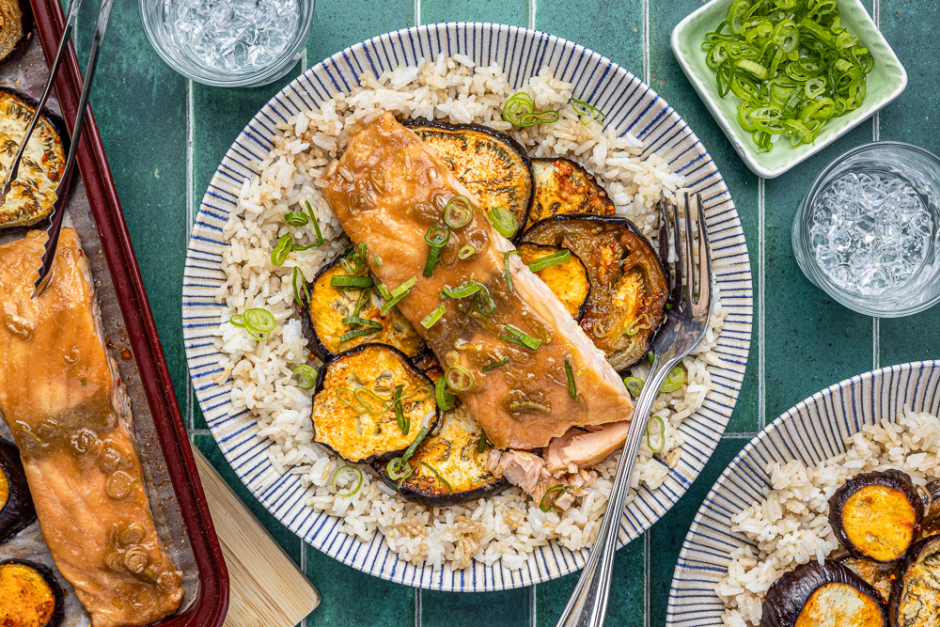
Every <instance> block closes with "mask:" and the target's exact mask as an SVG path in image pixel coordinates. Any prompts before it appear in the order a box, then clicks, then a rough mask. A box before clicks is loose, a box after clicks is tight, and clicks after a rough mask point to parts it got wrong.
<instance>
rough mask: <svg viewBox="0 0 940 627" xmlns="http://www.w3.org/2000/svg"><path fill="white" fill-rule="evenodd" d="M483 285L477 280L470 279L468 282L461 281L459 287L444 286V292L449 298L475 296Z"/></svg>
mask: <svg viewBox="0 0 940 627" xmlns="http://www.w3.org/2000/svg"><path fill="white" fill-rule="evenodd" d="M482 287H483V286H482V285H481V284H479V283H477V282H476V281H468V282H466V283H461V284H460V285H458V286H457V287H444V289H443V290H441V291H442V292H444V295H445V296H447V297H448V298H467V297H468V296H473V295H474V294H476V293H477V292H479V291H480V289H481V288H482Z"/></svg>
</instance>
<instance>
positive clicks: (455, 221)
mask: <svg viewBox="0 0 940 627" xmlns="http://www.w3.org/2000/svg"><path fill="white" fill-rule="evenodd" d="M471 220H473V203H472V202H470V199H469V198H467V197H466V196H454V197H453V198H451V199H450V200H449V201H447V205H445V206H444V224H446V225H447V226H449V227H450V228H452V229H460V228H463V227H465V226H467V225H468V224H470V221H471Z"/></svg>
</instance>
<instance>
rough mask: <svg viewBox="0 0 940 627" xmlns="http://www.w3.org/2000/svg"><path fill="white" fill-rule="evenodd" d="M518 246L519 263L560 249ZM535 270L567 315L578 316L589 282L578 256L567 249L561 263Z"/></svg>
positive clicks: (585, 298) (541, 246) (531, 260)
mask: <svg viewBox="0 0 940 627" xmlns="http://www.w3.org/2000/svg"><path fill="white" fill-rule="evenodd" d="M518 250H519V253H520V254H521V255H522V263H524V264H526V265H529V264H530V263H532V262H533V261H535V260H536V259H541V258H543V257H548V256H549V255H551V254H554V253H557V252H559V251H561V250H562V249H561V248H558V247H557V246H544V245H541V244H519V246H518ZM535 274H536V276H538V277H539V278H540V279H542V280H543V281H544V282H545V284H546V285H547V286H548V287H549V288H550V289H551V290H552V292H553V293H554V294H555V296H557V297H558V300H560V301H561V302H562V304H563V305H564V306H565V309H567V310H568V313H570V314H571V317H572V318H574V319H575V320H580V319H581V316H582V315H583V314H584V306H585V304H586V303H587V299H588V296H590V294H591V282H590V280H588V273H587V268H585V267H584V264H583V263H582V262H581V260H580V259H578V256H577V255H576V254H574V253H571V257H570V258H569V259H568V260H567V261H565V262H564V263H560V264H557V265H554V266H548V267H547V268H543V269H541V270H536V271H535Z"/></svg>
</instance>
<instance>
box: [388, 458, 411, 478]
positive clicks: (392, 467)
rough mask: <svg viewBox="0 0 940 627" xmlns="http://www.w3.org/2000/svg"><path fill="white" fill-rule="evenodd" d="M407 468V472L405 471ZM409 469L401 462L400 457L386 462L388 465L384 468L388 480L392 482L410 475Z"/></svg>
mask: <svg viewBox="0 0 940 627" xmlns="http://www.w3.org/2000/svg"><path fill="white" fill-rule="evenodd" d="M406 468H407V470H405V469H406ZM410 471H411V468H410V467H409V466H407V465H405V463H404V462H403V461H402V460H401V457H393V458H392V459H390V460H388V464H387V465H386V466H385V472H386V473H388V477H389V479H391V480H392V481H398V480H399V479H404V478H405V477H407V476H408V475H410V474H411V472H410Z"/></svg>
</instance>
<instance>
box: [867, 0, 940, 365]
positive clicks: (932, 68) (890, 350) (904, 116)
mask: <svg viewBox="0 0 940 627" xmlns="http://www.w3.org/2000/svg"><path fill="white" fill-rule="evenodd" d="M923 7H924V5H923V3H921V2H911V1H909V0H905V1H899V0H882V2H881V30H882V32H883V33H884V35H885V37H886V38H887V40H888V42H889V43H890V44H891V46H892V47H893V48H894V51H895V52H896V53H897V55H898V58H900V59H901V63H902V64H903V65H904V67H905V69H906V70H907V74H908V84H907V89H906V90H905V91H904V93H903V94H901V97H900V98H898V99H897V100H896V101H895V102H894V103H893V104H891V105H888V107H886V108H885V109H884V111H882V112H881V115H880V116H879V131H880V136H881V137H880V138H881V139H883V140H892V141H901V142H907V143H910V144H916V145H918V146H921V147H923V148H926V149H927V150H929V151H931V152H933V153H934V154H940V135H938V134H937V133H933V132H924V129H929V128H932V127H933V125H934V124H935V120H936V116H937V113H938V111H940V108H938V107H940V94H938V92H937V89H936V85H937V83H938V81H940V65H938V64H937V55H936V50H935V49H934V47H933V46H925V45H924V42H925V41H930V40H931V38H934V37H936V27H937V24H936V23H935V21H933V20H926V19H924V13H923ZM880 327H881V328H880V338H879V339H880V342H879V343H880V347H881V364H882V365H883V366H889V365H893V364H899V363H904V362H908V361H916V360H922V359H937V358H938V357H940V315H938V313H937V309H936V308H934V309H931V310H928V311H925V312H923V313H921V314H918V315H916V316H911V317H909V318H901V319H898V320H882V321H881V323H880Z"/></svg>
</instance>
